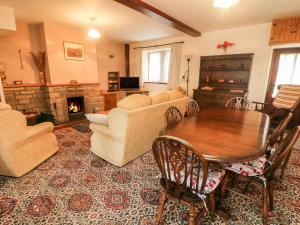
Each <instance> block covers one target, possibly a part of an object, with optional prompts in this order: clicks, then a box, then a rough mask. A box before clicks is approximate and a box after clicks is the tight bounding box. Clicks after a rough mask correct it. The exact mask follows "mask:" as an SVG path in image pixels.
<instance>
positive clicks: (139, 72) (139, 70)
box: [134, 48, 144, 87]
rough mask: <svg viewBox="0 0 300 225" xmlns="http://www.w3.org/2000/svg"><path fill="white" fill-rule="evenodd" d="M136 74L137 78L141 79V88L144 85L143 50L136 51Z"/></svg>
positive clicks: (137, 49)
mask: <svg viewBox="0 0 300 225" xmlns="http://www.w3.org/2000/svg"><path fill="white" fill-rule="evenodd" d="M134 59H135V61H134V73H135V76H137V77H139V78H140V86H141V87H142V86H143V85H144V81H143V76H142V69H143V68H142V60H143V59H142V49H141V48H136V49H134Z"/></svg>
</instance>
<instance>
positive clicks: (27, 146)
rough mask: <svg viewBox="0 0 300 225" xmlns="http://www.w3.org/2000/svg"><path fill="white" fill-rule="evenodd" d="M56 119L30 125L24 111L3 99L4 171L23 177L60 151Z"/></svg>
mask: <svg viewBox="0 0 300 225" xmlns="http://www.w3.org/2000/svg"><path fill="white" fill-rule="evenodd" d="M52 131H53V124H52V123H48V122H47V123H41V124H38V125H36V126H27V123H26V119H25V117H24V115H23V114H22V113H20V112H18V111H15V110H11V108H10V106H9V105H7V104H4V103H0V175H5V176H13V177H20V176H22V175H24V174H25V173H27V172H29V171H30V170H32V169H33V168H35V167H36V166H38V165H39V164H40V163H42V162H43V161H45V160H46V159H48V158H49V157H50V156H52V155H53V154H54V153H55V152H57V149H58V147H57V141H56V137H55V135H54V134H53V133H52Z"/></svg>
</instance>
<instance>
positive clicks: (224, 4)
mask: <svg viewBox="0 0 300 225" xmlns="http://www.w3.org/2000/svg"><path fill="white" fill-rule="evenodd" d="M238 2H239V0H214V4H213V5H214V7H216V8H229V7H231V6H234V5H235V4H237V3H238Z"/></svg>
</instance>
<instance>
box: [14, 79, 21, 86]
mask: <svg viewBox="0 0 300 225" xmlns="http://www.w3.org/2000/svg"><path fill="white" fill-rule="evenodd" d="M14 84H15V85H21V84H23V82H22V81H21V80H14Z"/></svg>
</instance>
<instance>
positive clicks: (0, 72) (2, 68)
mask: <svg viewBox="0 0 300 225" xmlns="http://www.w3.org/2000/svg"><path fill="white" fill-rule="evenodd" d="M6 79H7V76H6V65H5V64H4V63H0V80H1V82H2V84H3V85H7V82H6Z"/></svg>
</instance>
